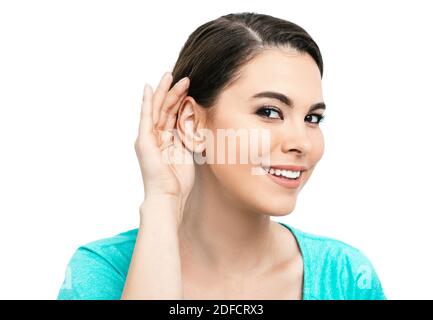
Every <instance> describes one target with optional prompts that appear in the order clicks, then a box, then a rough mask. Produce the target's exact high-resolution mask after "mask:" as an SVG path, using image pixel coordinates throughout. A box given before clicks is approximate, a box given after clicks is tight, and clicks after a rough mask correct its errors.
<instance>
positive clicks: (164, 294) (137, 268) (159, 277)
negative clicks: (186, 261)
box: [122, 196, 183, 300]
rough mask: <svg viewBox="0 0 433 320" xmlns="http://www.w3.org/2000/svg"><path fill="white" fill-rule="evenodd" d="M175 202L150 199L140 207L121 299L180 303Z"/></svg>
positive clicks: (176, 205)
mask: <svg viewBox="0 0 433 320" xmlns="http://www.w3.org/2000/svg"><path fill="white" fill-rule="evenodd" d="M179 201H180V200H177V199H176V198H175V197H172V196H158V197H156V196H152V197H149V198H146V199H145V201H144V202H143V203H142V205H141V206H140V218H141V220H140V227H139V230H138V234H137V240H136V244H135V248H134V252H133V255H132V258H131V263H130V266H129V271H128V276H127V279H126V282H125V286H124V289H123V294H122V299H147V300H148V299H183V288H182V274H181V260H180V252H179V238H178V213H179V212H178V211H179V210H183V208H182V207H181V205H180V202H179Z"/></svg>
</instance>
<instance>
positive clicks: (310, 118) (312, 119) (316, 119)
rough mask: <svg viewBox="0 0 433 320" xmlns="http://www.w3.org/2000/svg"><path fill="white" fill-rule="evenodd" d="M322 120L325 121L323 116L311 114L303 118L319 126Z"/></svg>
mask: <svg viewBox="0 0 433 320" xmlns="http://www.w3.org/2000/svg"><path fill="white" fill-rule="evenodd" d="M323 119H325V116H324V115H323V114H318V113H312V114H309V115H308V116H306V117H305V120H307V121H308V122H310V123H313V124H319V123H320V122H322V121H323Z"/></svg>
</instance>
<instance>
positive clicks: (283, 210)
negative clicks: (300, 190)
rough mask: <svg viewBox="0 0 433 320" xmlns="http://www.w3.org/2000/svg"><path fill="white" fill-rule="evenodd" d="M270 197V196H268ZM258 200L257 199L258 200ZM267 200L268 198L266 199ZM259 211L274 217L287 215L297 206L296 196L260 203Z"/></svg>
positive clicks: (258, 205) (257, 205)
mask: <svg viewBox="0 0 433 320" xmlns="http://www.w3.org/2000/svg"><path fill="white" fill-rule="evenodd" d="M268 199H270V198H268ZM256 201H257V200H256ZM265 201H266V200H265ZM256 207H257V211H258V212H260V213H261V214H264V215H267V216H272V217H282V216H287V215H289V214H290V213H292V211H293V210H295V207H296V196H294V197H286V198H285V199H281V200H278V201H275V200H274V202H273V203H270V202H269V201H267V202H265V203H263V202H261V203H260V204H256Z"/></svg>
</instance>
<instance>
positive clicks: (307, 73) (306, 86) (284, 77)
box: [227, 49, 323, 105]
mask: <svg viewBox="0 0 433 320" xmlns="http://www.w3.org/2000/svg"><path fill="white" fill-rule="evenodd" d="M260 91H277V92H280V93H283V94H286V95H288V96H289V97H290V98H292V100H293V101H294V103H295V105H296V104H303V103H305V104H310V103H315V102H319V101H322V100H323V97H322V79H321V77H320V70H319V68H318V66H317V64H316V62H315V61H314V59H313V58H312V57H311V56H310V55H309V54H307V53H299V52H296V51H294V50H293V49H268V50H265V51H264V52H262V53H260V54H259V55H257V56H256V57H254V58H253V59H252V60H250V61H249V62H248V63H247V64H245V65H244V66H243V67H242V68H241V69H240V77H239V79H238V80H237V81H236V82H235V83H234V84H233V86H232V87H230V88H229V89H228V92H227V94H229V95H232V96H233V97H235V96H236V97H238V98H240V97H242V98H243V99H245V97H246V95H248V98H249V97H250V96H251V95H253V94H255V93H257V92H260Z"/></svg>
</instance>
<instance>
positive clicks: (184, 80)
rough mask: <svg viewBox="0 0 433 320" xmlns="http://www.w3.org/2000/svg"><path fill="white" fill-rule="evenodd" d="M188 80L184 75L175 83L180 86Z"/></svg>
mask: <svg viewBox="0 0 433 320" xmlns="http://www.w3.org/2000/svg"><path fill="white" fill-rule="evenodd" d="M187 81H188V77H184V78H182V79H181V80H180V81H179V82H178V83H177V84H178V85H179V86H182V85H184V84H185V83H186V82H187Z"/></svg>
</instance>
